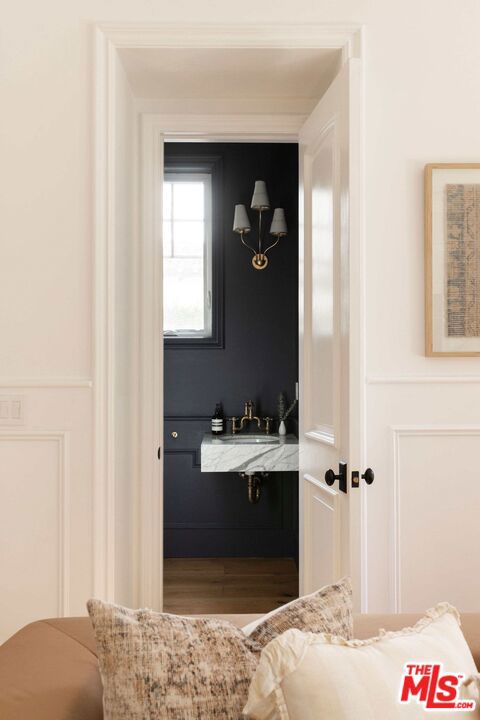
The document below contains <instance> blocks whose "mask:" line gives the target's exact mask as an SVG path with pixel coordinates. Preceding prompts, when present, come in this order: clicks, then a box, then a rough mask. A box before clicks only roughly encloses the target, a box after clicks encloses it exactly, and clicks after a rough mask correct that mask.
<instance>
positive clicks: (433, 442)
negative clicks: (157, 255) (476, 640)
mask: <svg viewBox="0 0 480 720" xmlns="http://www.w3.org/2000/svg"><path fill="white" fill-rule="evenodd" d="M391 435H392V475H393V494H392V498H393V571H394V572H393V597H394V606H395V611H396V612H416V611H424V610H425V609H426V608H428V607H431V606H432V605H435V604H436V603H438V602H440V601H442V600H448V601H449V602H451V603H452V604H454V605H456V606H457V607H458V608H459V609H461V610H463V611H465V612H468V611H471V612H472V611H478V607H479V598H480V574H479V573H478V572H477V563H476V560H475V557H476V553H477V551H478V529H479V507H480V465H479V459H480V425H478V426H476V425H452V426H440V425H430V426H428V425H426V426H418V425H405V426H396V427H395V426H394V427H392V428H391Z"/></svg>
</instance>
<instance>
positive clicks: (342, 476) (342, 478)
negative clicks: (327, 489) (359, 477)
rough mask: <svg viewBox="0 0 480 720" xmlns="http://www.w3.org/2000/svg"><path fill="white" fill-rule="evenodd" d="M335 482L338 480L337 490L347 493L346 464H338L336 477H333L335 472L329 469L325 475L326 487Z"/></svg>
mask: <svg viewBox="0 0 480 720" xmlns="http://www.w3.org/2000/svg"><path fill="white" fill-rule="evenodd" d="M335 480H338V489H339V490H341V491H342V492H344V493H346V492H347V463H343V462H341V463H339V464H338V475H335V471H334V470H332V469H331V468H330V469H329V470H327V472H326V473H325V482H326V483H327V485H333V483H334V482H335Z"/></svg>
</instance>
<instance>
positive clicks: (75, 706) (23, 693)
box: [0, 613, 480, 720]
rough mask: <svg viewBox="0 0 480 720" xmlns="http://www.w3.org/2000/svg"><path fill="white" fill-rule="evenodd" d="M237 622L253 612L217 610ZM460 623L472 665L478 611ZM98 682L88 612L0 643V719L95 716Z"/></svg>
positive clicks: (397, 622)
mask: <svg viewBox="0 0 480 720" xmlns="http://www.w3.org/2000/svg"><path fill="white" fill-rule="evenodd" d="M218 617H223V618H225V619H228V620H230V621H232V622H234V623H235V624H236V625H239V626H242V625H246V624H247V623H249V622H251V621H252V620H254V619H255V617H257V616H256V615H223V616H218ZM418 617H419V616H418V615H357V616H356V618H355V635H356V637H359V638H365V637H370V636H372V635H376V634H377V633H378V630H379V629H380V628H386V629H387V630H398V629H401V628H403V627H406V626H410V625H412V624H413V623H414V622H415V621H416V620H417V619H418ZM462 628H463V632H464V634H465V637H466V638H467V641H468V643H469V645H470V649H471V651H472V653H473V656H474V659H475V662H476V664H477V667H479V664H480V613H478V614H465V615H463V616H462ZM102 717H103V712H102V684H101V681H100V675H99V672H98V665H97V656H96V650H95V640H94V637H93V631H92V626H91V624H90V620H89V619H88V618H63V619H55V620H41V621H39V622H34V623H32V624H31V625H27V626H26V627H24V628H23V629H22V630H20V631H19V632H18V633H16V635H14V636H13V637H11V638H10V640H7V642H6V643H4V644H3V645H2V646H0V718H1V720H101V718H102Z"/></svg>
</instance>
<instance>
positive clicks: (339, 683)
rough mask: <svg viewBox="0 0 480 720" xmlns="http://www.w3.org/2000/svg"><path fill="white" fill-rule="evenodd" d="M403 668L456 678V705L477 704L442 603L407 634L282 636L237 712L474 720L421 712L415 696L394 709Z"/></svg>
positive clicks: (301, 717)
mask: <svg viewBox="0 0 480 720" xmlns="http://www.w3.org/2000/svg"><path fill="white" fill-rule="evenodd" d="M407 663H414V664H415V663H418V664H422V665H425V664H436V663H441V664H442V666H443V667H442V674H443V673H454V674H457V675H458V674H462V675H463V678H462V679H461V680H460V681H459V684H460V686H461V688H460V693H461V696H462V698H466V699H472V698H475V699H478V697H476V695H477V692H476V684H477V678H476V672H477V671H476V667H475V663H474V661H473V657H472V654H471V652H470V649H469V647H468V645H467V642H466V640H465V638H464V636H463V634H462V631H461V630H460V620H459V616H458V613H457V611H456V610H455V609H454V608H452V607H451V606H450V605H448V604H447V603H442V604H441V605H438V606H437V607H436V608H434V609H433V610H430V611H429V612H428V613H427V615H426V617H424V618H423V619H422V620H420V621H419V622H418V623H417V624H416V625H415V626H414V627H413V628H407V629H405V630H401V631H400V632H385V631H383V632H382V633H381V634H380V636H379V637H375V638H371V639H370V640H363V641H362V640H350V641H347V640H343V639H341V638H338V637H332V636H331V635H326V634H314V633H307V632H302V631H300V630H288V631H287V632H285V633H284V634H283V635H281V636H280V637H278V638H276V639H275V640H273V641H272V642H271V643H269V645H267V647H266V648H265V649H264V650H263V652H262V656H261V659H260V663H259V666H258V668H257V671H256V673H255V677H254V679H253V682H252V685H251V686H250V691H249V698H248V702H247V705H246V707H245V709H244V713H245V714H246V715H247V716H248V717H249V718H254V719H255V720H267V718H268V720H407V719H408V720H420V718H426V719H428V720H432V719H433V718H442V719H443V720H447V718H448V720H460V719H461V720H474V719H475V720H477V719H478V718H480V712H479V709H478V707H477V708H476V709H475V710H474V711H473V712H472V711H469V712H465V711H463V710H462V711H460V710H451V711H446V710H426V709H425V703H422V702H419V701H418V700H419V699H420V700H421V698H418V697H416V696H415V697H412V698H411V700H410V702H409V703H405V704H401V703H400V691H401V686H402V684H403V676H404V672H405V665H406V664H407ZM417 680H418V678H417V677H416V678H415V681H417ZM465 681H466V682H465ZM428 682H429V679H428V680H426V681H425V683H428ZM436 697H437V700H438V697H439V696H436Z"/></svg>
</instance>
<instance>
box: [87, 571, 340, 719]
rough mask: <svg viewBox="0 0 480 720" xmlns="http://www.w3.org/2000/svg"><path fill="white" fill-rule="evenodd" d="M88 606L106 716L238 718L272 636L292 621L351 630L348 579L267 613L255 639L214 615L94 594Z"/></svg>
mask: <svg viewBox="0 0 480 720" xmlns="http://www.w3.org/2000/svg"><path fill="white" fill-rule="evenodd" d="M296 608H297V609H298V612H296ZM340 608H341V609H340ZM88 611H89V613H90V617H91V618H92V622H93V627H94V630H95V636H96V640H97V649H98V660H99V665H100V673H101V676H102V681H103V688H104V718H105V720H215V719H217V718H218V719H219V720H220V719H221V720H238V719H239V718H240V716H241V713H242V708H243V706H244V705H245V703H246V701H247V695H248V688H249V685H250V682H251V679H252V677H253V674H254V671H255V669H256V667H257V664H258V660H259V657H260V653H261V650H262V647H263V643H264V642H265V641H266V639H267V638H268V639H269V638H270V637H271V636H275V635H276V634H277V633H278V632H281V631H282V629H283V628H284V627H287V626H288V627H299V628H306V627H307V626H306V625H305V624H304V623H305V622H309V623H311V624H312V625H311V626H312V627H313V628H315V629H320V630H324V631H330V632H333V633H336V634H340V633H342V632H345V634H347V635H348V634H350V635H349V636H351V628H352V597H351V587H350V581H349V580H348V579H345V580H344V581H341V582H340V583H338V584H336V585H335V586H328V587H326V588H322V589H321V590H319V591H318V592H317V593H313V594H312V595H311V596H309V597H308V598H300V599H299V600H296V601H293V602H292V603H289V604H288V605H287V606H284V608H280V610H278V611H276V612H275V613H274V614H273V616H272V618H271V619H269V618H264V619H262V622H261V623H260V625H259V626H258V629H259V632H258V633H257V635H258V639H253V638H252V637H247V636H246V635H245V633H244V632H243V631H242V630H240V629H239V628H237V627H235V626H234V625H232V624H231V623H229V622H226V621H222V620H216V619H213V618H193V617H181V616H177V615H169V614H167V613H157V612H153V611H152V610H128V609H127V608H122V607H119V606H117V605H111V604H108V603H103V602H100V601H99V600H90V601H89V602H88ZM270 622H273V624H272V625H270ZM267 641H268V640H267Z"/></svg>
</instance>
